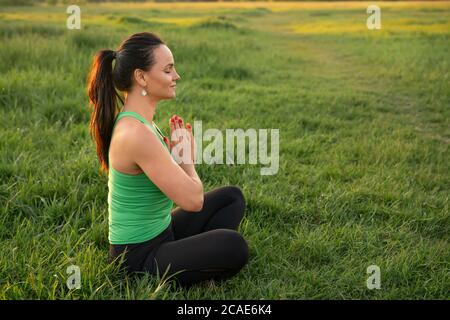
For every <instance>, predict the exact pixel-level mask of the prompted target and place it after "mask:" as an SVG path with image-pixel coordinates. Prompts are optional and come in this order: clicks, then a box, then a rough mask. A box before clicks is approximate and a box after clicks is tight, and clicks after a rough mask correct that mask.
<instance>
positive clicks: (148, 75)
mask: <svg viewBox="0 0 450 320" xmlns="http://www.w3.org/2000/svg"><path fill="white" fill-rule="evenodd" d="M153 54H154V58H155V61H156V62H155V64H154V65H153V66H152V68H151V69H150V70H149V71H147V72H145V73H144V77H145V79H146V82H147V88H146V90H147V92H148V93H149V95H150V96H151V97H153V98H156V99H158V100H160V99H173V98H175V95H176V94H175V90H176V88H175V84H176V81H177V80H178V79H181V77H180V76H179V75H178V73H177V72H176V70H175V62H174V60H173V56H172V52H171V51H170V49H169V48H168V47H167V46H166V45H160V46H158V47H157V48H156V49H155V50H154V52H153Z"/></svg>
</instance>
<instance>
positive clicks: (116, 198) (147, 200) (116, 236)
mask: <svg viewBox="0 0 450 320" xmlns="http://www.w3.org/2000/svg"><path fill="white" fill-rule="evenodd" d="M125 116H131V117H133V118H136V119H138V120H139V121H141V122H142V123H144V124H145V125H146V126H148V127H150V128H151V129H152V130H153V132H154V133H155V134H156V135H157V136H158V137H159V139H160V140H161V142H162V143H163V145H164V146H165V147H166V149H167V150H168V152H169V153H170V150H169V148H168V147H167V145H166V143H165V142H164V140H163V138H162V137H163V136H164V135H163V134H162V132H161V130H159V128H158V127H157V126H156V125H155V126H153V125H152V124H150V123H149V122H148V121H147V120H146V119H145V118H144V117H142V116H141V115H139V114H138V113H136V112H132V111H123V112H120V113H119V114H118V115H117V117H116V120H115V123H114V127H115V126H116V124H117V121H118V120H119V119H121V118H122V117H125ZM114 127H113V130H114ZM155 127H156V128H155ZM108 189H109V192H108V214H109V221H108V223H109V235H108V239H109V242H110V243H111V244H133V243H140V242H145V241H147V240H150V239H153V238H154V237H156V236H157V235H159V234H160V233H161V232H162V231H164V230H165V229H166V228H167V227H168V226H169V224H170V222H171V219H172V217H171V214H170V212H171V209H172V206H173V201H172V200H171V199H169V198H168V197H167V196H166V195H165V194H164V193H163V192H162V191H161V190H160V189H159V188H158V187H157V186H156V185H155V184H154V183H153V182H152V181H151V180H150V179H149V178H148V177H147V175H146V174H145V173H144V172H143V173H140V174H137V175H132V174H126V173H122V172H119V171H117V170H115V169H114V168H113V167H112V166H111V165H110V166H109V175H108Z"/></svg>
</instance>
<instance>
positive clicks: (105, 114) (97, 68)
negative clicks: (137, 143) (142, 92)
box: [87, 32, 164, 172]
mask: <svg viewBox="0 0 450 320" xmlns="http://www.w3.org/2000/svg"><path fill="white" fill-rule="evenodd" d="M161 44H164V41H163V40H161V38H160V37H159V36H158V35H156V34H154V33H151V32H140V33H135V34H133V35H131V36H130V37H129V38H127V39H125V40H124V41H123V42H122V44H121V45H120V47H119V49H118V50H117V51H112V50H100V51H99V52H98V53H97V54H96V55H95V57H94V61H93V62H92V67H91V70H90V74H89V80H88V83H87V86H88V95H89V102H90V105H91V106H92V108H93V111H92V114H91V121H90V125H89V129H90V132H91V136H92V138H93V139H94V141H95V144H96V147H97V156H98V158H99V160H100V166H101V169H102V171H103V172H108V171H109V159H108V153H109V145H110V144H111V136H112V129H113V126H114V121H115V119H116V116H117V113H118V111H119V107H118V101H117V99H119V100H120V102H121V103H122V105H123V100H122V98H121V97H120V95H119V94H118V92H117V91H116V88H117V90H119V91H122V92H128V91H129V90H130V89H131V87H132V85H133V73H134V70H135V69H141V70H144V71H148V70H150V69H151V67H152V66H153V65H154V64H155V62H156V61H155V57H154V54H153V51H154V49H155V48H157V47H158V46H159V45H161ZM114 59H116V61H115V65H114V69H113V60H114Z"/></svg>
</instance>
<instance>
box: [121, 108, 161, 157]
mask: <svg viewBox="0 0 450 320" xmlns="http://www.w3.org/2000/svg"><path fill="white" fill-rule="evenodd" d="M114 140H115V143H116V144H119V145H120V146H121V149H122V150H123V151H124V152H130V153H132V154H135V153H139V152H142V151H146V150H147V151H151V150H155V149H158V148H154V147H155V146H158V145H160V144H161V142H160V141H159V140H158V137H157V136H156V135H155V134H154V133H153V132H152V129H151V128H149V127H148V126H147V125H146V124H144V123H142V122H141V121H139V120H138V119H136V118H132V117H123V118H121V119H119V121H118V122H117V125H116V127H115V129H114Z"/></svg>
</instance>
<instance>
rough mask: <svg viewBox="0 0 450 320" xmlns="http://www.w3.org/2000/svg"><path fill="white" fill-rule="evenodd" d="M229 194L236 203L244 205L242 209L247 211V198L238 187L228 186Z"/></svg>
mask: <svg viewBox="0 0 450 320" xmlns="http://www.w3.org/2000/svg"><path fill="white" fill-rule="evenodd" d="M226 188H227V191H228V193H229V194H230V195H231V196H232V197H233V199H235V201H237V202H239V203H240V204H242V207H243V208H244V209H245V207H246V202H245V196H244V193H243V192H242V190H241V189H240V188H239V187H238V186H227V187H226Z"/></svg>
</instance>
